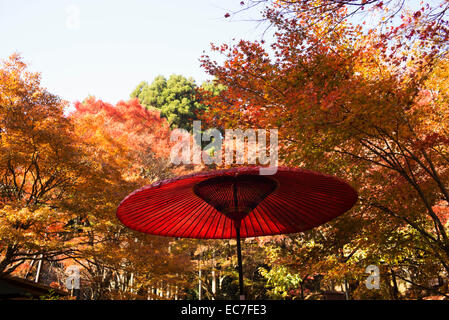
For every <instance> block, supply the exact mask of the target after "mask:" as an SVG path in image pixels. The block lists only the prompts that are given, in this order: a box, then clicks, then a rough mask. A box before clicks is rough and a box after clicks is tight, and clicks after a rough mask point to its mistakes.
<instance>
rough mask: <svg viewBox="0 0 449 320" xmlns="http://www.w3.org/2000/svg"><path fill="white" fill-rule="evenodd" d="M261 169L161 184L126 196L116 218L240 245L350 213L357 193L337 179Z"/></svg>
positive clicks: (137, 226)
mask: <svg viewBox="0 0 449 320" xmlns="http://www.w3.org/2000/svg"><path fill="white" fill-rule="evenodd" d="M259 169H260V168H259V167H243V168H233V169H227V170H217V171H209V172H200V173H196V174H191V175H187V176H182V177H178V178H175V179H168V180H163V181H160V182H156V183H153V184H151V185H149V186H145V187H143V188H141V189H138V190H136V191H134V192H132V193H131V194H130V195H128V196H127V197H126V198H125V199H123V201H122V202H121V203H120V205H119V207H118V209H117V217H118V218H119V219H120V221H121V222H122V223H123V224H125V225H126V226H128V227H129V228H131V229H134V230H137V231H141V232H145V233H149V234H154V235H160V236H169V237H181V238H201V239H228V238H236V239H237V256H238V261H239V280H240V295H241V297H242V296H243V278H242V263H241V248H240V238H245V237H256V236H265V235H275V234H288V233H296V232H301V231H305V230H308V229H312V228H314V227H316V226H319V225H321V224H323V223H325V222H327V221H329V220H332V219H333V218H335V217H337V216H339V215H341V214H343V213H344V212H345V211H347V210H349V209H350V208H351V207H352V206H353V205H354V203H355V202H356V200H357V193H356V192H355V191H354V189H353V188H352V187H351V186H349V185H348V184H347V183H346V182H344V181H343V180H341V179H338V178H336V177H333V176H329V175H324V174H321V173H317V172H313V171H309V170H304V169H297V168H286V167H279V168H278V170H277V172H276V173H275V174H273V175H270V176H265V175H260V174H259Z"/></svg>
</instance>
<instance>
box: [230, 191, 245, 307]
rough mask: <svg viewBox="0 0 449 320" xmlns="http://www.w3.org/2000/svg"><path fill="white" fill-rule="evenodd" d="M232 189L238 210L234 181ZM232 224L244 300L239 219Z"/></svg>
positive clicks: (242, 298)
mask: <svg viewBox="0 0 449 320" xmlns="http://www.w3.org/2000/svg"><path fill="white" fill-rule="evenodd" d="M232 191H233V194H234V208H235V209H236V210H238V199H237V184H236V183H235V182H234V183H233V184H232ZM234 226H235V233H236V236H237V261H238V264H239V287H240V300H245V294H244V293H243V269H242V247H241V245H240V220H234Z"/></svg>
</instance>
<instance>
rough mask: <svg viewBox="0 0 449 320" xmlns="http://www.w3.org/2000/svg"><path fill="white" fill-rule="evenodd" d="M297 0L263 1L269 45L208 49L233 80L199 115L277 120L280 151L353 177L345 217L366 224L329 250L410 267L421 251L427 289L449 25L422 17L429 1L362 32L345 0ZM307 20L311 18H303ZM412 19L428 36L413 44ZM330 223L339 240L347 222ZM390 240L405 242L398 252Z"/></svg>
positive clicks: (440, 230) (438, 243) (441, 255)
mask: <svg viewBox="0 0 449 320" xmlns="http://www.w3.org/2000/svg"><path fill="white" fill-rule="evenodd" d="M299 2H301V1H298V3H299ZM295 3H296V2H289V4H287V5H288V6H289V7H288V8H289V9H292V10H293V11H292V12H293V14H294V16H293V17H292V16H283V15H282V11H281V10H276V9H275V8H274V9H273V8H270V9H269V10H267V11H266V19H268V20H269V21H270V22H271V23H272V25H274V26H275V27H276V29H277V32H276V33H275V41H274V42H273V43H272V44H271V50H270V51H268V50H267V49H266V48H265V44H264V42H263V41H255V42H249V41H243V40H242V41H240V42H239V43H238V44H236V45H234V46H228V45H226V44H224V45H221V46H213V47H212V49H213V51H215V52H219V53H222V54H223V55H224V56H225V59H226V60H225V62H224V63H222V64H218V63H217V62H215V61H214V60H212V59H211V58H209V57H208V56H203V58H202V62H203V66H204V67H205V69H206V70H207V71H208V72H209V73H210V74H211V75H213V76H214V77H215V78H216V81H217V83H220V84H222V85H225V86H226V87H227V90H225V91H223V92H221V93H220V95H218V96H216V97H210V99H209V100H208V101H207V104H208V105H209V110H208V112H206V113H205V115H204V119H205V120H206V121H208V122H209V123H210V124H211V125H215V126H219V127H225V128H226V127H233V128H235V127H242V128H278V129H279V135H280V137H279V143H280V156H281V157H282V161H284V162H285V163H287V164H289V165H295V166H298V165H300V166H305V167H307V168H311V169H317V170H320V171H324V172H328V173H332V174H337V175H339V176H341V177H343V178H345V179H347V180H348V181H351V183H352V184H353V185H354V186H355V187H356V189H357V190H358V192H359V194H360V203H359V205H358V207H357V209H356V210H355V211H353V212H352V213H350V214H348V216H349V217H351V216H352V217H353V220H357V219H358V220H362V221H366V222H369V223H367V224H366V225H365V226H363V225H362V226H361V229H360V230H359V231H358V235H355V236H354V237H347V238H346V240H345V241H343V242H342V240H341V239H340V240H339V239H338V238H331V243H334V244H335V243H336V241H337V242H338V243H340V245H338V246H335V250H333V251H332V252H331V253H328V254H327V257H328V258H329V259H330V257H331V256H335V257H338V252H339V251H342V250H346V249H349V252H354V253H352V254H351V255H350V257H349V258H350V259H346V261H344V260H341V261H342V262H344V263H343V266H346V268H347V270H348V272H349V270H350V269H351V268H350V265H351V264H352V263H353V262H354V259H356V257H357V256H361V257H362V258H361V259H360V261H359V262H358V263H357V264H358V266H357V267H358V270H361V271H362V272H363V271H364V269H363V268H361V266H363V265H364V266H365V267H366V266H367V265H368V264H369V263H374V262H375V263H377V264H383V265H385V266H387V265H388V266H389V267H388V268H387V270H388V269H389V271H390V273H391V270H394V269H401V268H402V267H401V266H402V265H403V264H405V261H407V262H408V266H407V267H404V268H403V269H406V268H409V269H411V268H412V267H410V265H414V266H418V265H420V264H421V263H423V261H422V258H420V257H421V256H422V254H423V253H425V255H426V259H427V260H426V261H427V263H424V265H426V266H428V267H429V268H428V270H427V271H424V270H422V271H420V273H421V274H422V275H421V278H420V279H414V280H410V279H407V281H409V282H411V283H412V284H413V285H415V286H418V287H421V288H428V286H427V285H426V284H425V283H426V282H425V281H427V280H428V279H429V278H432V277H436V276H439V275H440V274H441V272H443V273H444V272H446V274H447V273H448V272H449V269H448V258H449V250H448V248H449V246H448V245H449V242H448V231H447V225H445V224H444V221H445V218H444V217H443V215H442V214H437V212H436V211H435V206H436V205H437V204H438V203H444V204H443V207H447V204H448V200H449V197H448V193H447V181H448V176H447V170H446V169H445V168H447V159H448V157H447V142H448V140H447V128H446V123H447V119H446V116H447V110H446V108H447V107H446V106H447V104H446V103H444V102H443V101H444V99H445V97H446V92H445V86H444V85H443V83H446V82H445V74H446V72H447V71H446V70H447V69H446V66H447V62H446V59H445V58H444V55H443V56H442V55H441V53H443V52H444V51H443V50H444V48H445V44H446V43H447V41H446V40H445V38H444V37H442V35H444V34H445V26H444V24H439V25H438V24H433V22H432V20H428V19H424V18H423V17H428V16H429V15H428V14H429V12H433V10H434V9H433V8H430V7H425V8H424V9H422V11H420V12H422V14H416V15H412V16H411V17H404V19H405V22H403V23H402V24H400V25H398V26H396V27H394V28H391V29H388V31H387V32H386V33H385V32H383V31H382V30H379V29H376V28H373V29H370V30H368V31H366V32H365V31H364V30H363V28H362V27H361V26H360V25H355V26H354V25H351V24H350V23H348V22H344V20H345V17H346V15H347V11H346V9H345V8H344V6H342V7H341V8H340V9H341V10H340V9H339V10H338V11H336V12H334V14H333V15H332V16H328V19H332V21H333V22H339V23H329V22H330V21H329V20H326V19H323V13H322V12H321V11H319V10H318V11H315V10H304V11H299V10H298V11H295V7H294V6H295V5H296V4H295ZM302 3H304V2H302ZM316 3H327V2H326V1H322V2H319V1H318V2H316ZM281 5H282V3H281ZM301 8H302V7H301ZM302 21H313V22H316V23H314V24H312V25H307V28H304V25H303V24H302ZM320 21H321V22H320ZM332 21H331V22H332ZM412 28H414V29H415V32H417V33H420V34H421V36H420V37H418V38H417V39H415V38H414V39H413V42H410V41H409V42H408V41H407V40H410V39H409V37H410V33H409V31H410V30H411V29H412ZM429 30H432V32H430V31H429ZM424 35H425V36H424ZM437 79H438V80H437ZM432 119H435V120H436V121H433V120H432ZM441 201H442V202H441ZM342 219H345V218H342ZM340 220H341V219H340ZM340 220H338V221H340ZM353 222H354V221H352V222H351V223H353ZM332 226H333V227H335V228H337V229H336V230H333V231H332V230H328V231H327V232H326V233H328V232H330V234H332V233H334V232H338V230H341V231H344V232H343V233H341V234H340V236H341V237H342V238H343V239H344V238H345V236H344V235H345V234H346V233H347V231H348V230H350V227H351V224H350V223H349V222H348V223H344V224H341V226H339V225H338V222H336V224H335V223H334V224H332ZM391 228H395V229H397V232H393V234H392V233H391V232H389V231H388V230H391ZM323 230H326V227H323V228H321V230H320V231H321V232H320V233H322V232H323ZM345 230H346V231H345ZM330 234H329V235H330ZM318 235H319V233H318ZM386 235H390V236H391V238H385V237H386ZM326 238H328V237H325V239H324V240H326ZM365 238H368V239H365ZM379 239H383V241H382V242H378V240H379ZM313 241H314V242H320V243H321V244H322V243H323V239H320V237H318V236H317V237H315V238H314V239H313ZM326 241H327V240H326ZM392 246H398V247H399V248H401V249H403V251H402V252H403V253H402V254H399V255H397V256H396V257H395V258H394V259H393V256H392V255H391V252H395V253H397V252H398V251H391V247H392ZM350 248H352V249H350ZM297 250H299V249H297ZM370 250H371V251H370ZM367 252H371V253H373V254H368V253H367ZM399 252H400V251H399ZM296 253H299V252H296ZM374 253H376V254H374ZM387 256H389V259H388V260H387V259H386V258H387ZM343 257H344V256H343ZM413 257H415V258H413ZM329 259H328V260H329ZM370 259H371V261H369V260H370ZM320 260H321V261H326V259H325V258H322V259H320ZM338 260H339V259H337V260H336V261H338ZM409 260H412V261H411V262H410V261H409ZM281 261H285V259H281ZM368 262H369V263H368ZM321 265H323V263H321ZM435 265H438V267H435ZM294 267H295V268H306V266H304V265H303V263H298V264H296V266H294ZM336 267H337V265H335V268H336ZM435 268H436V269H438V268H439V269H438V271H437V272H436V271H435V270H436V269H435ZM336 270H338V269H336ZM330 272H331V269H327V273H328V274H331V273H330ZM362 272H360V271H359V273H362ZM335 275H336V276H339V275H341V272H336V273H335ZM349 276H351V275H349ZM426 277H427V280H425V279H426ZM443 294H444V293H443Z"/></svg>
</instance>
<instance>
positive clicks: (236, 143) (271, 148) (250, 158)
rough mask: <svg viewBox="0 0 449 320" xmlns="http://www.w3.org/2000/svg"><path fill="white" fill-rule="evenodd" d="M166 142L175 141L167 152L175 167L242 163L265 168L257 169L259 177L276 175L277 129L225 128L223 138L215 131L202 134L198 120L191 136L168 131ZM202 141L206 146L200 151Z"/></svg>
mask: <svg viewBox="0 0 449 320" xmlns="http://www.w3.org/2000/svg"><path fill="white" fill-rule="evenodd" d="M267 139H268V140H269V143H267ZM192 140H193V141H192ZM170 141H171V142H176V144H175V145H174V146H173V147H172V149H171V153H170V160H171V162H172V163H173V164H176V165H179V164H203V163H204V164H206V165H210V164H213V163H215V164H217V165H223V164H225V165H231V164H245V163H246V164H254V165H255V164H259V165H264V166H266V167H261V168H260V169H259V173H260V174H261V175H273V174H275V173H276V172H277V167H278V163H279V157H278V151H279V145H278V130H277V129H270V130H269V131H268V130H265V129H246V130H242V129H226V130H224V135H223V134H222V133H221V132H220V130H218V129H216V128H212V129H207V130H205V131H203V130H202V128H201V121H194V122H193V135H190V134H189V132H188V131H187V130H185V129H175V130H173V131H172V134H171V136H170ZM203 142H209V144H207V145H206V146H205V147H204V148H202V147H201V146H202V144H203ZM223 152H224V154H223ZM234 155H235V156H234Z"/></svg>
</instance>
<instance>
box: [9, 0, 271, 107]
mask: <svg viewBox="0 0 449 320" xmlns="http://www.w3.org/2000/svg"><path fill="white" fill-rule="evenodd" d="M239 2H240V1H239V0H227V1H220V0H190V1H182V0H170V1H156V0H126V1H125V0H122V1H111V0H91V1H81V0H71V1H66V0H59V1H56V0H54V1H43V0H28V1H25V0H17V1H11V0H9V1H7V0H0V39H1V40H0V41H1V42H0V43H1V46H0V58H1V59H5V58H7V57H8V56H9V55H10V54H12V53H13V52H18V53H20V54H21V55H22V56H23V58H24V60H25V62H27V63H29V65H30V68H31V70H33V71H39V72H41V73H42V84H43V86H45V87H46V88H48V90H49V91H50V92H52V93H55V94H58V95H59V96H61V97H62V98H63V99H66V100H69V101H72V102H73V101H75V100H82V99H84V98H85V97H86V96H87V95H89V94H93V95H95V96H96V97H97V98H101V99H103V100H105V101H108V102H111V103H116V102H117V101H118V100H121V99H128V97H129V94H130V92H131V91H132V90H133V89H134V87H135V86H136V85H137V84H138V83H139V82H140V81H142V80H147V81H152V80H153V78H154V77H155V76H157V75H159V74H162V75H164V76H167V77H168V76H169V75H170V74H173V73H176V74H182V75H184V76H187V77H193V78H194V79H195V80H196V81H197V84H200V83H201V82H203V81H204V80H206V79H208V78H209V77H208V76H207V75H206V73H205V72H204V70H202V69H201V68H200V64H199V62H198V58H199V57H200V56H201V54H202V53H203V50H206V52H209V48H210V43H211V42H214V43H216V44H219V43H230V42H231V41H232V39H233V38H236V39H241V38H245V39H249V40H253V39H260V37H261V34H262V31H263V28H261V27H257V23H256V22H254V21H242V20H243V19H249V20H251V18H257V17H259V16H258V12H259V11H260V9H261V8H259V9H257V10H254V11H252V12H247V13H244V14H241V15H239V16H238V19H239V21H237V20H232V19H225V18H224V14H225V13H226V12H228V11H232V10H236V9H238V8H239ZM77 11H78V12H79V19H78V20H77V19H76V17H75V16H76V13H77ZM78 22H79V25H78V24H77V23H78Z"/></svg>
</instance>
